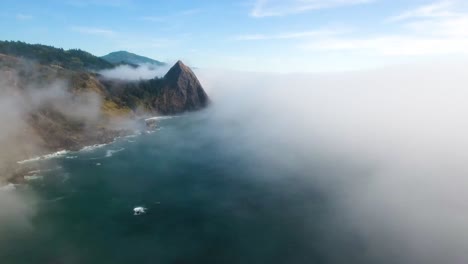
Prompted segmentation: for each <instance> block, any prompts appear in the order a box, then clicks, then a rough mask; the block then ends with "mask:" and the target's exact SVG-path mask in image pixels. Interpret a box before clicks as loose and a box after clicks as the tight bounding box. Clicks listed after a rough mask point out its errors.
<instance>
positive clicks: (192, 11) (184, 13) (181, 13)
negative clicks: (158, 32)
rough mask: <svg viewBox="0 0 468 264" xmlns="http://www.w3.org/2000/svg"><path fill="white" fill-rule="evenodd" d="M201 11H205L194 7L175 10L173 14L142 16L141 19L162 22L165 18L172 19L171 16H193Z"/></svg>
mask: <svg viewBox="0 0 468 264" xmlns="http://www.w3.org/2000/svg"><path fill="white" fill-rule="evenodd" d="M201 12H203V10H202V9H200V8H193V9H187V10H182V11H179V12H175V13H172V14H166V15H161V16H142V17H140V20H144V21H152V22H161V21H165V20H167V19H171V18H176V17H185V16H191V15H195V14H198V13H201Z"/></svg>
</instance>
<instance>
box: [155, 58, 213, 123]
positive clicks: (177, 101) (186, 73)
mask: <svg viewBox="0 0 468 264" xmlns="http://www.w3.org/2000/svg"><path fill="white" fill-rule="evenodd" d="M160 94H161V96H158V97H156V98H154V101H153V108H154V109H155V110H156V111H157V112H159V113H161V114H175V113H181V112H185V111H194V110H199V109H201V108H204V107H206V106H207V104H208V102H209V98H208V95H207V94H206V92H205V90H203V87H202V86H201V84H200V82H199V81H198V79H197V77H196V76H195V74H194V73H193V72H192V70H191V69H190V68H189V67H187V66H186V65H185V64H183V63H182V62H181V61H178V62H177V63H176V64H175V65H174V66H172V68H171V69H170V70H169V71H168V72H167V74H166V75H165V76H164V78H163V83H162V88H161V93H160Z"/></svg>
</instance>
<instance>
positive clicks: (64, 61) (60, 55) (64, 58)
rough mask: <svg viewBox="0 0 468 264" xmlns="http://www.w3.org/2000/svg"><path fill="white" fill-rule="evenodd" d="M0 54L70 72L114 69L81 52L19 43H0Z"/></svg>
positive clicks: (107, 63)
mask: <svg viewBox="0 0 468 264" xmlns="http://www.w3.org/2000/svg"><path fill="white" fill-rule="evenodd" d="M0 53H3V54H6V55H10V56H15V57H21V58H25V59H29V60H33V61H37V62H39V63H40V64H45V65H51V64H53V65H59V66H61V67H63V68H67V69H72V70H93V71H97V70H102V69H109V68H112V67H114V65H113V64H111V63H109V62H108V61H106V60H103V59H101V58H99V57H97V56H94V55H92V54H91V53H88V52H86V51H83V50H79V49H70V50H64V49H61V48H55V47H52V46H46V45H41V44H28V43H25V42H21V41H0Z"/></svg>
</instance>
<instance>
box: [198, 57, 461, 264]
mask: <svg viewBox="0 0 468 264" xmlns="http://www.w3.org/2000/svg"><path fill="white" fill-rule="evenodd" d="M467 73H468V63H434V64H432V65H407V66H394V67H388V68H383V69H378V70H372V71H363V72H355V73H330V74H320V75H314V74H284V75H281V74H255V73H241V72H221V71H220V72H216V73H214V72H213V71H200V72H197V74H198V75H199V78H200V79H201V82H202V84H203V85H204V86H205V88H206V89H207V93H208V94H209V95H210V96H211V98H212V99H213V102H214V106H213V108H212V113H211V115H213V116H214V118H215V119H217V120H224V121H226V120H229V121H232V122H233V123H236V124H240V126H241V127H242V132H243V134H242V138H243V139H244V140H245V141H247V142H248V143H249V144H251V146H252V148H251V151H252V152H251V155H253V156H255V158H259V159H267V160H269V162H270V163H271V164H272V166H290V167H291V168H292V169H295V170H300V171H302V172H303V175H304V177H310V178H311V180H312V182H313V183H314V184H320V185H321V188H323V189H324V190H325V191H326V192H328V193H329V194H330V195H331V197H333V198H334V200H335V202H336V217H337V219H345V220H346V221H347V223H348V224H349V225H350V226H352V227H353V229H354V231H356V232H358V233H359V234H360V235H361V236H362V237H364V238H365V240H366V241H367V245H366V246H367V247H368V249H367V252H368V254H369V257H370V258H371V259H375V260H376V261H382V262H383V261H386V262H390V263H403V262H404V263H466V262H467V261H468V255H467V254H466V252H468V251H467V250H468V192H467V191H466V190H467V186H468V163H467V161H468V151H467V150H468V138H467V135H468V118H467V114H468V104H467V101H466V100H467V98H468V89H467V88H468V74H467ZM218 133H230V131H229V128H226V130H225V131H218ZM317 163H319V164H321V165H323V166H325V167H328V168H329V170H328V171H337V170H338V171H340V172H339V173H323V174H321V173H315V172H316V169H314V168H316V166H317ZM314 166H315V167H314ZM314 171H315V172H314ZM330 221H331V222H332V221H333V219H330Z"/></svg>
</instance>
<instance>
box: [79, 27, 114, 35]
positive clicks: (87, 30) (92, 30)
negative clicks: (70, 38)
mask: <svg viewBox="0 0 468 264" xmlns="http://www.w3.org/2000/svg"><path fill="white" fill-rule="evenodd" d="M71 30H73V31H75V32H78V33H81V34H87V35H96V36H102V37H113V36H115V35H116V32H115V31H113V30H110V29H104V28H98V27H78V26H77V27H72V28H71Z"/></svg>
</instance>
